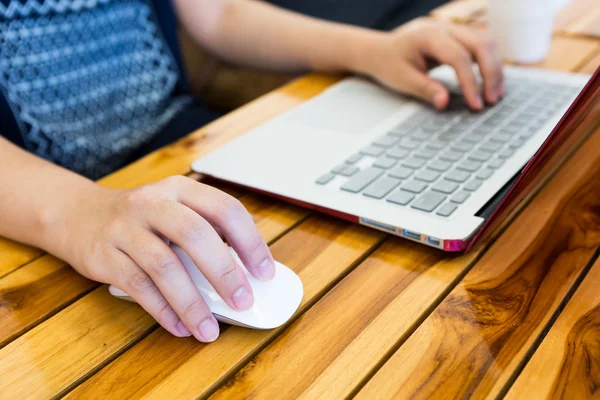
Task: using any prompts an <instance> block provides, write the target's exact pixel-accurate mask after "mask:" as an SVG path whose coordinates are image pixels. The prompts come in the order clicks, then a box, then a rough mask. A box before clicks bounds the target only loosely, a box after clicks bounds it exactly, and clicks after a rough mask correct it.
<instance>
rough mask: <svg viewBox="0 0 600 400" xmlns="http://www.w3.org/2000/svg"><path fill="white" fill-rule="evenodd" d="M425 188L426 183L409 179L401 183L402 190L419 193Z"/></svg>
mask: <svg viewBox="0 0 600 400" xmlns="http://www.w3.org/2000/svg"><path fill="white" fill-rule="evenodd" d="M426 188H427V184H426V183H423V182H419V181H410V182H407V183H405V184H404V185H402V190H406V191H407V192H411V193H416V194H419V193H421V192H422V191H423V190H425V189H426Z"/></svg>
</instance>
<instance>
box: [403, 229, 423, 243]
mask: <svg viewBox="0 0 600 400" xmlns="http://www.w3.org/2000/svg"><path fill="white" fill-rule="evenodd" d="M402 236H404V237H406V238H409V239H412V240H417V241H419V242H420V241H421V235H420V234H418V233H414V232H411V231H407V230H406V229H403V230H402Z"/></svg>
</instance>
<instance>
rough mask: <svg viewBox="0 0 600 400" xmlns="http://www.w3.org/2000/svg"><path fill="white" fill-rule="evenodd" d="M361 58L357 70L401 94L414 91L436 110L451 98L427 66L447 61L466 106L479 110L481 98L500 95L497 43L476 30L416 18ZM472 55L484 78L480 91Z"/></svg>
mask: <svg viewBox="0 0 600 400" xmlns="http://www.w3.org/2000/svg"><path fill="white" fill-rule="evenodd" d="M367 51H369V52H371V54H367V55H365V56H364V57H362V58H361V61H360V63H361V65H359V68H358V69H359V71H360V72H362V73H365V74H367V75H369V76H371V77H373V78H374V79H376V80H377V81H379V82H381V83H382V84H385V85H386V86H388V87H391V88H392V89H395V90H398V91H399V92H401V93H404V94H408V95H413V96H416V97H418V98H421V99H423V100H425V101H427V102H428V103H431V104H433V105H434V106H435V107H436V108H438V109H444V108H446V107H447V106H448V105H449V103H450V94H449V92H448V89H447V88H446V87H444V86H443V85H442V84H441V83H439V82H437V81H435V80H433V79H431V78H430V77H428V76H427V71H428V67H430V66H431V64H432V62H433V63H435V64H448V65H450V66H451V67H452V68H454V70H455V71H456V74H457V76H458V80H459V82H460V87H461V89H462V92H463V93H464V98H465V100H466V103H467V104H468V106H469V107H470V108H472V109H474V110H482V109H483V107H484V100H485V102H487V103H489V104H495V103H496V102H497V101H498V100H499V99H500V98H501V97H502V96H504V85H503V73H502V62H501V57H500V54H499V52H498V50H497V48H496V45H495V44H494V43H493V42H491V41H489V40H488V39H486V37H485V34H484V33H483V32H481V31H478V30H473V29H470V28H466V27H462V26H456V25H453V24H449V23H443V22H438V21H433V20H428V19H416V20H414V21H412V22H410V23H408V24H406V25H403V26H401V27H399V28H398V29H396V30H395V31H393V32H391V33H386V34H383V35H382V36H380V40H379V41H378V42H376V44H375V45H374V46H370V47H368V49H367ZM473 59H474V60H475V61H476V62H477V64H478V66H479V70H480V71H481V75H482V78H483V93H480V89H479V85H478V83H477V78H476V76H475V74H474V72H473V68H472V62H473Z"/></svg>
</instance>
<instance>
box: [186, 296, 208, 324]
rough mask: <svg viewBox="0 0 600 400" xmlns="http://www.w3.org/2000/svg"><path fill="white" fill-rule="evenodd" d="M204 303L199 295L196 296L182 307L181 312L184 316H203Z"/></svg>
mask: <svg viewBox="0 0 600 400" xmlns="http://www.w3.org/2000/svg"><path fill="white" fill-rule="evenodd" d="M206 308H207V307H206V305H205V303H204V300H203V299H202V298H201V297H196V298H195V299H193V300H192V301H190V302H189V303H187V304H186V305H185V306H184V308H183V314H184V315H185V316H186V318H187V319H188V320H189V319H193V318H194V317H195V316H204V315H205V314H207V310H206Z"/></svg>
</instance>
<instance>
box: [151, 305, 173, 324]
mask: <svg viewBox="0 0 600 400" xmlns="http://www.w3.org/2000/svg"><path fill="white" fill-rule="evenodd" d="M174 313H175V311H173V308H172V307H171V305H170V304H169V303H167V301H166V300H162V301H161V302H160V303H159V304H158V306H157V311H156V313H155V315H156V319H157V320H160V321H168V320H169V319H171V318H173V315H174Z"/></svg>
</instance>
